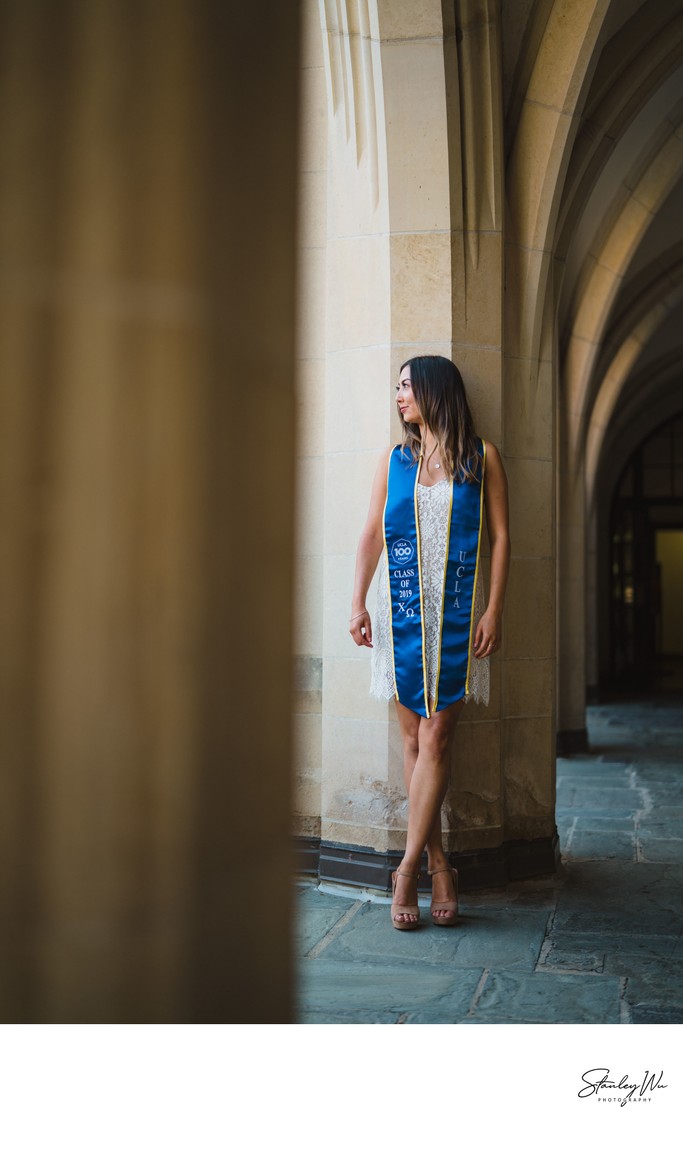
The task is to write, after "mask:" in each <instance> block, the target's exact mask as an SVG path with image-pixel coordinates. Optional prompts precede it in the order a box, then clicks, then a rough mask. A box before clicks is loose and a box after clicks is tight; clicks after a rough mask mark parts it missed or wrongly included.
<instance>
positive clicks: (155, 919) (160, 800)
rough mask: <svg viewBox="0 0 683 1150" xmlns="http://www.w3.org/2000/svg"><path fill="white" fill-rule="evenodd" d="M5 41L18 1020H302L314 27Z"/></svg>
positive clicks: (101, 13) (8, 0)
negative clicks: (303, 588)
mask: <svg viewBox="0 0 683 1150" xmlns="http://www.w3.org/2000/svg"><path fill="white" fill-rule="evenodd" d="M0 52H1V53H2V66H1V67H0V85H1V91H0V269H1V270H0V338H1V339H2V345H3V370H2V378H1V380H0V438H1V444H0V459H1V460H2V464H1V472H0V519H1V521H2V532H3V538H2V548H1V552H0V612H1V614H2V643H1V644H0V660H1V663H0V666H1V671H2V678H1V684H2V696H1V707H2V713H1V716H0V740H1V744H2V745H1V750H0V761H1V765H2V770H1V772H0V780H1V781H0V787H1V793H0V820H1V821H0V848H1V852H2V853H1V856H0V857H1V860H2V865H1V866H0V896H1V899H0V910H1V922H0V935H1V937H2V947H0V955H1V959H0V962H1V966H0V1017H1V1018H2V1019H3V1021H5V1022H8V1021H12V1022H41V1023H45V1022H69V1023H70V1022H124V1023H125V1022H287V1021H289V1020H291V1016H292V1007H291V989H290V972H291V966H290V957H289V933H290V926H291V922H290V905H291V904H290V889H289V888H290V874H289V862H290V841H289V829H290V828H289V803H288V790H289V743H290V729H291V721H290V703H291V700H290V692H289V678H290V671H291V653H290V647H291V627H292V625H291V618H290V602H291V598H292V543H291V540H292V534H293V497H292V496H293V449H292V442H293V433H294V417H295V403H294V386H293V355H294V309H293V299H294V292H293V281H294V226H293V225H294V216H295V162H296V144H297V128H296V123H297V107H296V97H297V90H296V73H297V64H298V20H297V8H296V5H291V4H281V3H279V2H277V0H266V2H265V3H261V4H258V5H249V4H240V5H226V4H224V3H219V2H218V0H216V2H211V0H169V2H168V3H163V4H161V3H157V2H155V0H137V2H136V3H127V2H124V3H122V2H121V0H100V2H98V3H97V4H82V3H77V2H76V0H65V2H64V3H60V4H59V5H54V4H44V3H39V2H37V0H5V2H4V3H2V4H0Z"/></svg>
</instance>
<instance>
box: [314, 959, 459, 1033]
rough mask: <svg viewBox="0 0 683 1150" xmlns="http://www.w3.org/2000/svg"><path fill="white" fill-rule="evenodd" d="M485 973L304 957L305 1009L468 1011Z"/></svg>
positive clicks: (330, 1012) (331, 1011) (331, 1012)
mask: <svg viewBox="0 0 683 1150" xmlns="http://www.w3.org/2000/svg"><path fill="white" fill-rule="evenodd" d="M481 975H482V969H481V968H479V969H478V970H458V971H453V970H449V969H448V968H444V967H435V966H431V965H429V964H427V963H424V962H419V961H415V962H412V963H409V962H407V961H406V962H403V963H392V962H385V963H368V962H358V961H355V962H353V963H350V962H331V961H325V962H323V961H321V960H319V959H302V960H301V961H300V963H299V992H298V998H299V1003H300V1009H301V1011H302V1012H303V1011H304V1010H306V1011H315V1012H317V1013H320V1012H322V1013H324V1014H326V1015H327V1016H328V1017H329V1016H331V1015H337V1014H347V1015H348V1014H351V1013H353V1014H358V1016H359V1017H358V1021H362V1016H363V1015H364V1014H365V1013H366V1012H369V1013H370V1014H375V1015H376V1014H378V1013H380V1014H381V1013H386V1012H392V1013H397V1014H399V1015H400V1014H406V1013H408V1012H410V1011H414V1010H416V1009H422V1010H429V1012H430V1013H437V1014H438V1013H440V1012H441V1011H443V1012H444V1013H446V1014H448V1016H449V1017H452V1016H453V1015H454V1014H458V1013H463V1014H464V1013H465V1012H466V1011H467V1010H468V1009H469V1006H470V1003H471V1001H472V998H473V996H474V992H475V990H476V988H477V986H478V984H479V981H480V979H481Z"/></svg>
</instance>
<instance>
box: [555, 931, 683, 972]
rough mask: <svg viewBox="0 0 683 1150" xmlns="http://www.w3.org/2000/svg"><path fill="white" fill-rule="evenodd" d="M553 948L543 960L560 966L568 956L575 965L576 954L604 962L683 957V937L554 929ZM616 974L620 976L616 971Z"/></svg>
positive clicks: (567, 961) (567, 960)
mask: <svg viewBox="0 0 683 1150" xmlns="http://www.w3.org/2000/svg"><path fill="white" fill-rule="evenodd" d="M548 942H549V944H550V946H549V947H548V949H547V951H546V950H545V949H544V953H543V955H542V958H541V962H542V963H545V962H548V961H549V960H550V959H551V957H552V956H553V955H555V956H556V959H557V963H558V965H560V964H562V956H566V963H565V965H569V966H571V962H572V958H573V956H574V955H581V954H594V955H598V956H601V958H602V959H603V960H605V959H606V957H607V956H609V955H621V956H622V957H623V958H624V961H626V956H632V955H633V956H642V957H643V958H654V959H657V958H659V957H663V958H665V959H679V958H683V937H681V936H680V934H679V933H677V934H670V935H662V934H634V933H632V932H631V933H628V934H624V933H621V932H619V931H610V932H609V933H605V931H595V932H590V931H566V930H562V929H557V928H555V927H553V929H552V930H551V931H550V933H549V935H548ZM612 973H617V972H616V970H615V971H613V972H612Z"/></svg>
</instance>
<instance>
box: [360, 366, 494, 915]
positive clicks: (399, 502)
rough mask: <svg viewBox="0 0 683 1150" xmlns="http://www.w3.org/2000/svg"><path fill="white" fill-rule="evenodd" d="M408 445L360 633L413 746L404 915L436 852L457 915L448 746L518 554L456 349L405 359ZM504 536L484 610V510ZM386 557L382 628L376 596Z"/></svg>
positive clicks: (479, 692)
mask: <svg viewBox="0 0 683 1150" xmlns="http://www.w3.org/2000/svg"><path fill="white" fill-rule="evenodd" d="M396 393H397V394H396V402H397V405H398V410H399V413H400V419H401V424H402V427H403V441H402V443H401V445H399V446H396V447H392V448H390V449H389V450H388V451H386V452H384V453H383V455H382V458H381V459H380V462H379V466H378V468H377V472H376V475H375V479H374V483H373V488H372V495H371V499H370V511H369V514H368V519H367V522H366V524H365V527H364V529H363V532H362V534H361V538H360V543H359V545H358V554H357V559H356V577H355V586H354V593H353V604H352V607H351V620H350V625H349V630H350V633H351V635H352V636H353V639H354V641H355V642H356V643H357V644H358V646H361V647H372V648H373V660H372V662H373V668H372V688H371V689H372V693H373V694H375V695H376V696H377V697H380V698H387V699H388V698H394V699H395V700H396V710H397V713H398V722H399V727H400V731H401V737H402V741H403V770H404V779H405V785H406V790H407V792H408V832H407V836H406V848H405V853H404V855H403V859H402V861H401V863H400V865H399V867H398V868H397V870H396V871H395V872H394V873H393V874H392V876H391V877H392V890H393V901H392V904H391V920H392V924H393V926H394V927H396V929H397V930H414V929H415V927H416V926H417V925H418V921H419V917H420V916H419V910H418V905H417V880H418V878H419V865H420V859H421V856H422V852H423V850H424V849H425V847H426V848H427V859H428V867H429V874H430V875H431V876H432V902H431V908H430V909H431V916H432V921H433V922H434V923H435V924H436V925H437V926H453V924H454V923H455V920H456V918H457V909H458V908H457V900H458V889H457V877H458V876H457V871H455V870H454V869H453V868H452V867H450V866H449V864H448V859H447V857H446V854H445V853H444V849H443V842H442V836H441V805H442V803H443V800H444V798H445V796H446V791H447V788H448V774H449V759H448V750H449V744H450V740H451V736H452V734H453V731H454V729H455V725H456V723H457V721H458V718H459V716H460V712H461V710H462V707H463V704H464V703H465V702H466V701H468V700H469V699H475V700H477V701H481V702H485V703H488V657H489V655H491V654H493V652H494V651H497V650H498V648H499V647H500V641H501V622H502V614H503V599H504V595H505V586H506V583H507V576H508V568H509V562H510V541H509V527H508V499H507V480H506V477H505V472H504V470H503V464H502V462H501V458H500V455H499V453H498V451H497V449H496V448H495V447H494V446H493V444H491V443H484V441H483V440H481V439H479V438H477V437H476V436H475V434H474V426H473V421H472V416H471V413H470V409H469V406H468V403H467V398H466V395H465V388H464V385H463V382H462V378H461V376H460V372H459V371H458V369H457V367H456V366H455V364H453V363H451V361H450V360H449V359H445V358H444V357H443V356H417V357H415V358H414V359H410V360H408V361H407V362H406V363H404V364H403V366H402V367H401V370H400V374H399V382H398V386H397V389H396ZM484 509H485V514H486V523H487V528H488V536H489V542H490V545H491V577H490V578H491V587H490V592H489V599H488V604H487V606H486V608H485V609H484V600H483V584H482V580H481V571H480V563H479V546H480V539H481V527H482V518H483V515H482V512H483V511H484ZM382 552H384V557H385V558H384V564H383V569H382V573H381V577H380V580H379V586H378V596H377V598H378V608H377V617H376V627H375V634H374V643H373V627H372V620H371V618H370V614H369V612H368V610H367V607H366V602H365V600H366V596H367V592H368V588H369V586H370V583H371V581H372V577H373V575H374V573H375V570H376V568H377V564H378V562H379V558H380V555H381V554H382Z"/></svg>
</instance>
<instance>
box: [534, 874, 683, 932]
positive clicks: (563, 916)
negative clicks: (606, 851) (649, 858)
mask: <svg viewBox="0 0 683 1150" xmlns="http://www.w3.org/2000/svg"><path fill="white" fill-rule="evenodd" d="M682 883H683V867H680V866H674V865H670V864H667V863H650V864H647V865H645V864H642V865H634V866H625V865H624V864H623V863H621V862H612V861H608V862H591V861H586V862H583V861H582V862H578V863H573V862H572V863H569V864H568V865H567V878H566V881H565V884H564V886H563V888H562V889H561V891H560V893H559V895H558V901H557V910H556V913H555V918H554V922H553V927H554V929H555V930H575V931H580V932H586V931H588V932H596V931H604V932H607V933H611V932H612V931H614V932H618V933H630V932H633V933H634V934H648V933H653V934H665V935H666V934H676V933H678V931H679V930H680V921H681V919H680V914H681V889H682Z"/></svg>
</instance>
